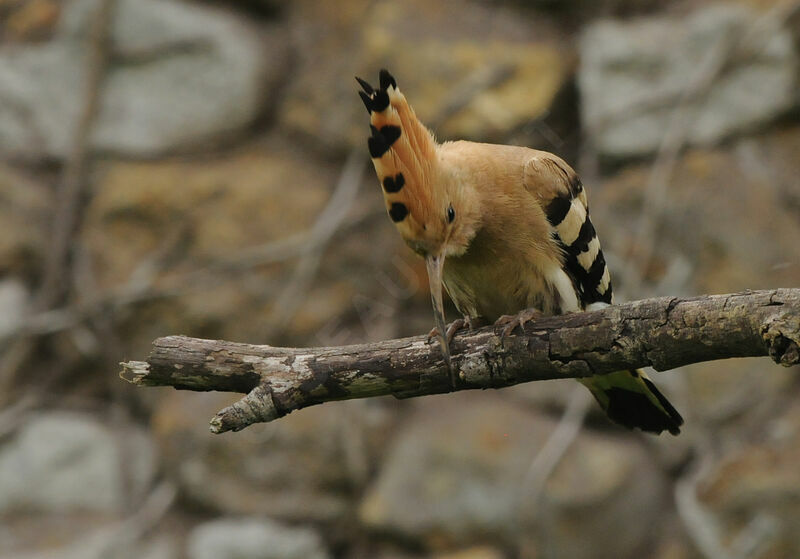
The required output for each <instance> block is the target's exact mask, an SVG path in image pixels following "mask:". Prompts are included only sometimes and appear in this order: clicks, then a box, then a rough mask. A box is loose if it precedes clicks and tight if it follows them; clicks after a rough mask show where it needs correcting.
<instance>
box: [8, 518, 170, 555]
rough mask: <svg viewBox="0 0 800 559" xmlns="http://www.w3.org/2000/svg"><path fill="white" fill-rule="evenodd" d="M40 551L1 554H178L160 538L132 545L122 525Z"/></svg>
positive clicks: (82, 535) (98, 530)
mask: <svg viewBox="0 0 800 559" xmlns="http://www.w3.org/2000/svg"><path fill="white" fill-rule="evenodd" d="M43 547H45V549H43V550H41V551H23V552H16V553H9V554H7V555H4V557H5V558H6V559H51V558H53V557H58V559H108V558H113V559H172V558H174V557H177V556H178V555H177V553H176V551H177V550H176V545H175V543H174V542H173V541H171V540H169V539H166V538H164V537H160V538H157V539H151V540H148V541H142V542H134V543H133V544H131V543H130V542H129V541H128V539H127V538H126V537H125V534H124V528H123V527H122V526H111V527H106V528H99V529H96V530H92V531H90V532H88V533H86V534H80V535H78V536H77V537H75V538H74V541H73V542H72V543H70V544H67V545H64V546H59V547H54V546H46V545H45V546H43Z"/></svg>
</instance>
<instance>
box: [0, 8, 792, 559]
mask: <svg viewBox="0 0 800 559" xmlns="http://www.w3.org/2000/svg"><path fill="white" fill-rule="evenodd" d="M799 40H800V2H797V1H795V0H787V1H779V0H740V1H736V0H728V1H724V0H723V1H716V2H712V1H706V0H686V1H678V0H676V1H667V0H663V1H661V0H562V1H557V0H529V1H522V0H516V1H513V0H443V1H433V2H432V1H429V0H427V1H423V0H405V1H404V0H336V1H322V0H320V1H312V0H293V1H282V0H227V1H216V2H214V1H210V0H208V1H204V2H201V1H193V2H188V1H186V2H183V1H177V0H64V1H58V0H0V557H3V558H11V559H23V558H24V559H33V558H42V559H44V558H75V559H95V558H97V559H99V558H143V559H162V558H163V559H168V558H177V559H207V558H208V559H211V558H215V559H234V558H235V559H303V558H312V559H316V558H320V559H327V558H331V559H333V558H341V559H370V558H375V559H416V558H423V557H435V558H437V559H504V558H505V559H528V558H530V559H534V558H535V559H550V558H552V559H561V558H564V559H566V558H569V559H590V558H608V557H613V558H621V559H626V558H634V557H636V558H638V557H651V558H656V559H694V558H708V559H726V558H731V559H746V558H760V559H781V558H794V557H798V556H800V467H798V464H800V383H799V382H798V372H800V371H798V370H797V369H794V370H791V369H781V368H779V367H776V366H775V365H774V364H773V363H772V362H771V361H769V360H767V359H750V360H733V361H722V362H717V363H707V364H702V365H696V366H691V367H686V368H684V369H682V370H679V371H673V372H670V373H664V374H658V375H655V376H656V380H657V382H658V384H659V385H661V386H663V387H664V391H665V392H666V393H668V394H669V396H670V398H671V399H672V400H673V401H674V402H675V404H676V405H677V407H678V408H679V409H680V410H681V412H682V413H683V415H684V417H685V418H686V420H687V422H686V427H685V429H684V432H683V434H681V435H680V436H679V437H677V438H671V437H669V436H667V435H664V436H662V437H659V438H655V437H649V436H644V435H642V434H640V433H632V432H627V431H624V430H621V429H619V428H616V427H614V426H612V425H610V424H609V423H608V422H607V420H606V419H605V418H604V417H602V416H601V415H600V414H599V413H597V412H596V411H595V408H594V407H593V405H592V404H591V402H589V401H588V399H587V397H586V395H585V394H584V393H583V392H582V390H583V389H582V388H580V387H579V386H578V385H577V384H575V383H573V382H563V383H561V382H548V383H534V384H531V385H527V386H518V387H515V388H513V389H506V390H501V391H496V392H494V391H486V392H474V393H463V392H462V393H459V394H454V395H449V396H438V397H429V398H423V399H418V400H413V401H397V400H394V399H391V398H385V399H375V400H368V401H354V402H338V403H330V404H326V405H323V406H318V407H315V408H312V409H308V410H303V411H300V412H297V413H295V414H293V415H291V416H290V417H287V418H285V419H282V420H280V421H278V422H275V423H274V424H266V425H257V426H253V427H250V428H248V429H246V430H245V431H243V432H241V433H228V434H225V435H222V436H216V435H212V434H211V433H209V430H208V425H207V421H208V419H209V418H210V417H211V416H212V415H213V413H214V412H215V411H216V410H217V409H219V408H220V407H223V406H224V405H227V404H228V403H230V402H231V401H233V399H234V398H235V395H231V394H215V393H209V394H205V393H185V392H177V391H172V390H168V389H141V388H139V389H135V388H133V387H131V386H128V385H126V384H125V383H124V382H122V381H121V380H120V379H119V378H118V376H117V374H118V371H119V366H118V363H119V362H120V361H123V360H127V359H141V358H142V357H144V356H146V354H147V352H148V348H149V344H150V341H151V340H152V339H153V338H155V337H158V336H162V335H168V334H179V333H181V334H187V335H192V336H200V337H214V338H226V339H231V340H237V341H244V342H253V343H269V344H273V345H277V344H282V345H297V346H305V345H322V344H326V345H330V344H345V343H355V342H364V341H370V340H378V339H384V338H389V337H395V336H404V335H415V334H420V333H423V332H427V331H428V329H429V328H430V326H431V324H432V316H431V310H430V302H429V295H428V293H427V287H426V282H425V275H424V274H425V272H424V267H423V266H422V265H421V263H420V261H419V260H416V259H415V257H414V256H413V255H412V254H411V252H410V251H409V250H408V249H407V248H405V247H404V246H403V245H402V243H401V241H400V239H399V236H398V235H397V234H396V232H395V230H394V228H393V227H392V225H391V223H390V221H389V220H388V219H387V218H386V216H385V212H384V209H383V202H382V199H381V194H380V191H379V188H378V184H377V181H376V179H375V177H374V176H373V174H372V171H371V169H369V168H368V167H367V165H368V155H367V150H366V136H367V116H366V113H365V112H364V110H363V107H362V106H361V102H360V101H359V99H358V96H357V95H356V89H357V85H356V83H355V81H354V80H353V76H354V75H360V76H363V77H364V78H367V79H369V80H375V77H376V75H377V71H378V69H379V68H381V67H384V66H385V67H387V68H390V69H391V70H392V72H393V73H394V74H395V76H396V77H397V79H398V82H399V84H400V85H401V87H402V88H403V90H404V91H405V93H406V94H407V95H408V97H409V98H410V100H411V101H412V103H413V104H414V105H415V107H416V110H417V112H418V114H419V115H420V116H421V117H422V119H423V120H424V121H425V122H426V123H428V124H430V125H431V127H432V128H433V129H434V131H435V132H436V134H437V136H438V137H439V138H440V139H456V138H469V139H474V140H482V141H490V142H502V143H513V144H521V145H528V146H532V147H537V148H542V149H547V150H549V151H553V152H555V153H558V154H560V155H561V156H563V157H565V158H566V159H567V161H569V162H570V163H571V164H573V166H575V167H576V168H578V169H579V171H580V172H581V174H582V175H583V178H584V183H585V184H586V185H587V186H588V188H589V193H590V199H591V205H592V211H593V220H594V222H595V223H596V225H597V227H598V229H599V231H600V233H601V238H602V240H603V245H604V249H605V252H606V254H607V258H608V261H609V263H610V265H611V268H612V275H613V276H614V278H615V279H614V282H615V291H617V293H618V297H619V298H620V299H623V298H627V299H632V298H639V297H645V296H655V295H664V294H678V295H685V294H695V293H723V292H731V291H737V290H743V289H747V288H753V289H755V288H770V287H792V286H797V285H800V178H798V177H800V119H798V116H799V115H800V111H798V108H799V107H800V96H799V95H798V91H800V90H799V89H798V44H799V43H798V41H799ZM448 314H449V316H450V317H454V316H455V313H454V309H453V308H452V307H450V308H449V313H448Z"/></svg>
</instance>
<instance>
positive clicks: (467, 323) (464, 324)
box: [428, 316, 481, 345]
mask: <svg viewBox="0 0 800 559" xmlns="http://www.w3.org/2000/svg"><path fill="white" fill-rule="evenodd" d="M480 325H481V319H479V318H471V317H469V316H467V317H465V318H458V319H456V320H454V321H453V322H451V323H450V324H449V325H448V326H447V331H446V332H445V333H444V339H445V341H446V342H447V345H450V342H452V341H453V338H454V337H455V335H456V334H457V333H458V331H459V330H463V329H464V328H468V329H469V330H474V329H475V328H477V327H479V326H480ZM438 335H439V329H438V328H437V327H436V326H434V327H433V328H432V329H431V331H430V332H428V343H431V342H432V341H433V339H434V338H435V337H436V336H438Z"/></svg>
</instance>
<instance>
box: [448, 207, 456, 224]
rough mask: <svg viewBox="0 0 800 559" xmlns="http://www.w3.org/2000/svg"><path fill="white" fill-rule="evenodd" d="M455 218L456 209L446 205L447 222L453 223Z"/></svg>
mask: <svg viewBox="0 0 800 559" xmlns="http://www.w3.org/2000/svg"><path fill="white" fill-rule="evenodd" d="M455 218H456V211H455V210H454V209H453V206H448V208H447V223H453V220H454V219H455Z"/></svg>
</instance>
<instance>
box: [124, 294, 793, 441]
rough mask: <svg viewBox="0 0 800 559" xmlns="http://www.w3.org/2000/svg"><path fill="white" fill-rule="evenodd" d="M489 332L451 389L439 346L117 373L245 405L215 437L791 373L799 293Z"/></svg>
mask: <svg viewBox="0 0 800 559" xmlns="http://www.w3.org/2000/svg"><path fill="white" fill-rule="evenodd" d="M498 332H499V330H498V328H496V327H493V326H489V327H486V328H481V329H478V330H475V331H473V332H465V333H462V334H459V335H457V336H456V337H455V339H454V340H453V342H452V345H451V349H452V358H453V366H454V367H455V368H456V370H457V371H458V373H459V380H458V385H457V386H456V387H455V388H454V387H453V386H451V381H450V374H449V372H448V370H447V368H446V366H445V365H444V363H443V361H442V359H441V353H440V350H439V346H438V344H436V343H433V344H428V343H427V342H426V338H425V337H424V336H418V337H414V338H405V339H398V340H388V341H384V342H379V343H374V344H365V345H353V346H343V347H320V348H304V349H298V348H276V347H270V346H266V345H250V344H241V343H233V342H226V341H220V340H201V339H197V338H187V337H184V336H169V337H166V338H159V339H157V340H155V341H154V342H153V345H154V349H153V352H152V354H151V355H150V358H149V359H148V361H147V362H141V361H130V362H127V363H123V364H122V365H123V371H122V373H121V376H122V378H124V379H125V380H128V381H129V382H132V383H134V384H139V385H146V386H173V387H175V388H177V389H182V390H222V391H228V392H242V393H246V394H247V395H246V396H244V397H243V398H242V399H241V400H239V401H238V402H236V403H235V404H233V405H231V406H229V407H227V408H225V409H224V410H222V411H220V412H219V413H218V414H217V415H216V417H214V418H213V419H212V420H211V430H212V431H213V432H215V433H222V432H225V431H231V430H234V431H236V430H240V429H243V428H244V427H247V426H248V425H251V424H253V423H257V422H262V421H272V420H273V419H277V418H279V417H282V416H284V415H286V414H288V413H290V412H292V411H294V410H297V409H300V408H303V407H306V406H311V405H314V404H320V403H322V402H328V401H332V400H343V399H349V398H367V397H370V396H382V395H387V394H392V395H394V396H396V397H398V398H409V397H413V396H422V395H426V394H438V393H442V392H450V391H453V390H465V389H472V388H500V387H503V386H511V385H514V384H518V383H521V382H528V381H534V380H546V379H555V378H567V377H583V376H589V375H597V374H605V373H611V372H614V371H618V370H621V369H629V368H636V367H645V366H651V367H653V368H654V369H656V370H666V369H673V368H675V367H680V366H682V365H687V364H689V363H697V362H700V361H710V360H714V359H726V358H731V357H751V356H766V355H769V356H770V357H772V359H773V360H775V361H776V362H777V363H780V364H781V365H784V366H790V365H796V364H798V363H799V362H800V289H776V290H771V291H753V292H744V293H735V294H729V295H711V296H701V297H692V298H679V297H662V298H657V299H646V300H642V301H636V302H632V303H627V304H624V305H618V306H612V307H608V308H606V309H604V310H601V311H595V312H589V313H575V314H569V315H564V316H557V317H547V318H541V319H538V320H536V321H534V322H531V323H528V324H526V326H525V328H524V332H521V331H520V330H517V332H519V334H514V335H509V336H507V337H506V338H505V339H501V338H500V336H499V333H498Z"/></svg>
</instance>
